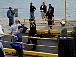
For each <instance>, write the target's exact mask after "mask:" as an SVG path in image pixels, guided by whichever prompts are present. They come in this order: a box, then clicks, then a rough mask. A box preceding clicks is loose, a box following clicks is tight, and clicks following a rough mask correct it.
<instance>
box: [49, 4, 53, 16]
mask: <svg viewBox="0 0 76 57" xmlns="http://www.w3.org/2000/svg"><path fill="white" fill-rule="evenodd" d="M49 9H51V12H52V14H53V15H54V7H53V6H51V4H49V8H48V10H49Z"/></svg>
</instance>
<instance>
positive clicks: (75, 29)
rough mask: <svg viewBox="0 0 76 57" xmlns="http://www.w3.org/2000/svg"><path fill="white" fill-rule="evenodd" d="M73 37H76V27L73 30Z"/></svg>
mask: <svg viewBox="0 0 76 57" xmlns="http://www.w3.org/2000/svg"><path fill="white" fill-rule="evenodd" d="M72 37H73V38H75V39H76V27H74V28H73V30H72Z"/></svg>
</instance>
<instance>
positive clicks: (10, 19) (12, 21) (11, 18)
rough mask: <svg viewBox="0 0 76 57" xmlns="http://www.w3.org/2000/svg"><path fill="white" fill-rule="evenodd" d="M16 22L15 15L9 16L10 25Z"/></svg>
mask: <svg viewBox="0 0 76 57" xmlns="http://www.w3.org/2000/svg"><path fill="white" fill-rule="evenodd" d="M13 24H14V17H10V18H9V26H11V25H13Z"/></svg>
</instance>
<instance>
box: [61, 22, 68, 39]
mask: <svg viewBox="0 0 76 57" xmlns="http://www.w3.org/2000/svg"><path fill="white" fill-rule="evenodd" d="M60 24H61V27H62V29H61V33H60V36H61V38H66V37H67V28H65V24H66V23H65V22H64V21H62V22H60Z"/></svg>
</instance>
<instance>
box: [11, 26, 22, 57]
mask: <svg viewBox="0 0 76 57" xmlns="http://www.w3.org/2000/svg"><path fill="white" fill-rule="evenodd" d="M22 30H23V28H22V26H18V31H17V33H16V34H15V36H14V38H13V43H12V44H11V46H12V48H14V49H15V50H16V54H17V55H18V57H23V47H22V44H20V43H21V42H22ZM17 42H19V43H17Z"/></svg>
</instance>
